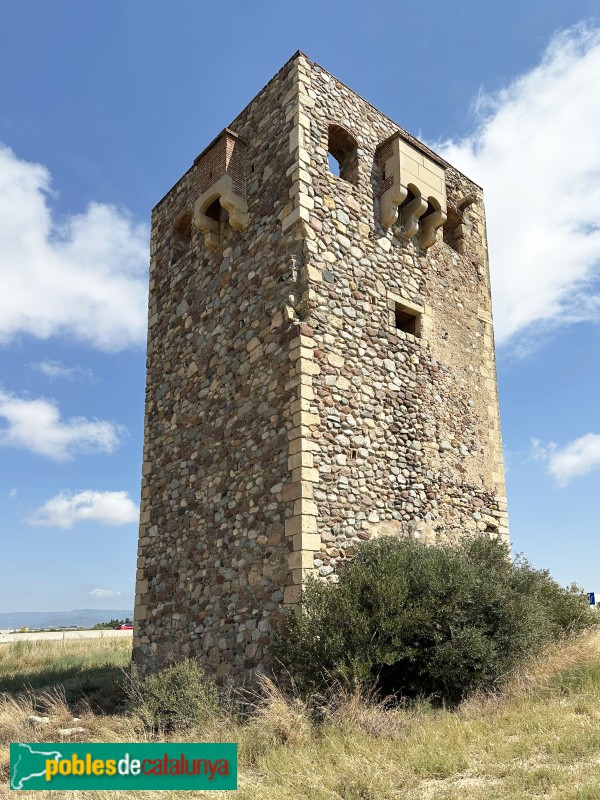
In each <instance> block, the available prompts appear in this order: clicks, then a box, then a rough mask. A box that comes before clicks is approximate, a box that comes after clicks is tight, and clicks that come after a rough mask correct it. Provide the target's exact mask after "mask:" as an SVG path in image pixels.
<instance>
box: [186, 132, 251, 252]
mask: <svg viewBox="0 0 600 800" xmlns="http://www.w3.org/2000/svg"><path fill="white" fill-rule="evenodd" d="M194 165H195V167H196V169H197V175H198V177H197V182H198V191H199V193H200V194H199V197H198V198H197V200H196V202H195V203H194V225H195V226H196V228H197V229H198V230H199V231H200V232H201V233H203V234H204V241H205V243H206V246H207V247H208V248H209V249H210V250H213V251H214V252H216V251H217V250H219V249H220V248H221V245H222V239H223V228H224V226H225V225H226V224H227V223H229V225H231V227H232V228H233V229H234V230H236V231H243V230H244V229H245V228H246V227H247V226H248V203H247V202H246V144H245V142H243V141H242V139H240V138H239V136H238V135H237V134H236V133H234V132H233V131H231V130H229V128H225V130H224V131H223V132H222V133H220V134H219V136H217V138H216V139H215V140H214V141H213V142H212V143H211V144H210V145H209V146H208V147H207V148H206V150H204V151H203V152H202V153H201V154H200V155H199V156H198V158H197V159H196V161H195V162H194Z"/></svg>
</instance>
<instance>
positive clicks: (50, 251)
mask: <svg viewBox="0 0 600 800" xmlns="http://www.w3.org/2000/svg"><path fill="white" fill-rule="evenodd" d="M50 193H51V176H50V173H49V171H48V170H47V169H46V168H45V167H44V166H42V165H41V164H33V163H30V162H28V161H23V160H21V159H19V158H18V157H17V156H16V155H15V154H14V153H13V152H12V150H10V149H9V148H8V147H6V146H5V145H2V144H0V253H2V291H0V343H6V342H9V341H11V340H12V339H14V337H15V336H17V335H19V334H20V333H28V334H31V335H33V336H36V337H38V338H42V339H46V338H48V337H49V336H54V335H57V334H66V335H69V336H70V337H75V338H76V339H78V340H80V341H83V342H85V343H89V344H91V345H93V346H95V347H98V348H100V349H103V350H119V349H121V348H124V347H128V346H130V345H132V344H141V343H143V341H144V339H145V333H146V289H147V286H146V284H147V278H146V266H147V261H148V231H147V227H146V226H145V225H140V224H137V223H135V222H134V221H133V220H132V219H131V218H130V216H129V215H128V214H127V213H125V212H124V211H122V210H119V209H117V208H115V207H114V206H108V205H103V204H101V203H90V205H89V206H88V207H87V209H86V210H85V211H84V212H83V213H81V214H75V215H72V216H70V217H68V218H67V219H65V220H63V221H57V220H56V219H53V216H52V210H51V208H50V204H49V199H50Z"/></svg>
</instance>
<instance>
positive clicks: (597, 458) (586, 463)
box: [531, 433, 600, 487]
mask: <svg viewBox="0 0 600 800" xmlns="http://www.w3.org/2000/svg"><path fill="white" fill-rule="evenodd" d="M531 444H532V448H533V456H534V458H535V459H536V460H538V461H542V462H543V463H545V464H546V468H547V470H548V472H549V473H550V475H552V477H553V478H554V479H555V480H556V482H557V484H558V485H559V486H561V487H565V486H567V484H569V483H570V482H571V481H572V480H573V478H577V477H580V476H582V475H587V474H588V472H592V471H593V470H595V469H600V435H599V434H597V433H586V434H585V436H580V437H579V439H574V440H573V441H572V442H569V443H568V444H566V445H565V446H564V447H559V446H558V445H557V444H555V443H554V442H548V443H544V442H540V441H539V439H533V440H532V442H531Z"/></svg>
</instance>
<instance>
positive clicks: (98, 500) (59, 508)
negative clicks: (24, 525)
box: [27, 489, 138, 529]
mask: <svg viewBox="0 0 600 800" xmlns="http://www.w3.org/2000/svg"><path fill="white" fill-rule="evenodd" d="M137 519H138V507H137V505H136V504H135V503H134V502H133V500H132V499H131V498H130V497H129V495H128V494H127V492H97V491H93V490H91V489H87V490H85V491H83V492H77V493H76V494H71V493H70V492H61V493H60V494H58V495H56V497H52V498H51V499H50V500H48V501H47V502H45V503H44V505H43V506H40V508H38V509H37V511H35V512H34V513H33V514H32V515H31V516H30V517H29V518H28V520H27V521H28V522H29V523H30V524H31V525H44V526H48V527H53V528H64V529H66V528H72V527H73V525H75V523H77V522H83V521H88V522H99V523H101V524H102V525H126V524H127V523H128V522H136V521H137Z"/></svg>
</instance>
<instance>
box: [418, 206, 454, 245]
mask: <svg viewBox="0 0 600 800" xmlns="http://www.w3.org/2000/svg"><path fill="white" fill-rule="evenodd" d="M447 218H448V216H447V214H444V212H443V211H442V210H441V209H436V210H435V211H432V213H431V214H428V215H427V216H426V217H424V218H423V219H422V220H421V250H427V248H428V247H431V245H432V244H434V243H435V236H436V232H437V229H438V228H441V227H442V225H443V224H444V222H446V219H447Z"/></svg>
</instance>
